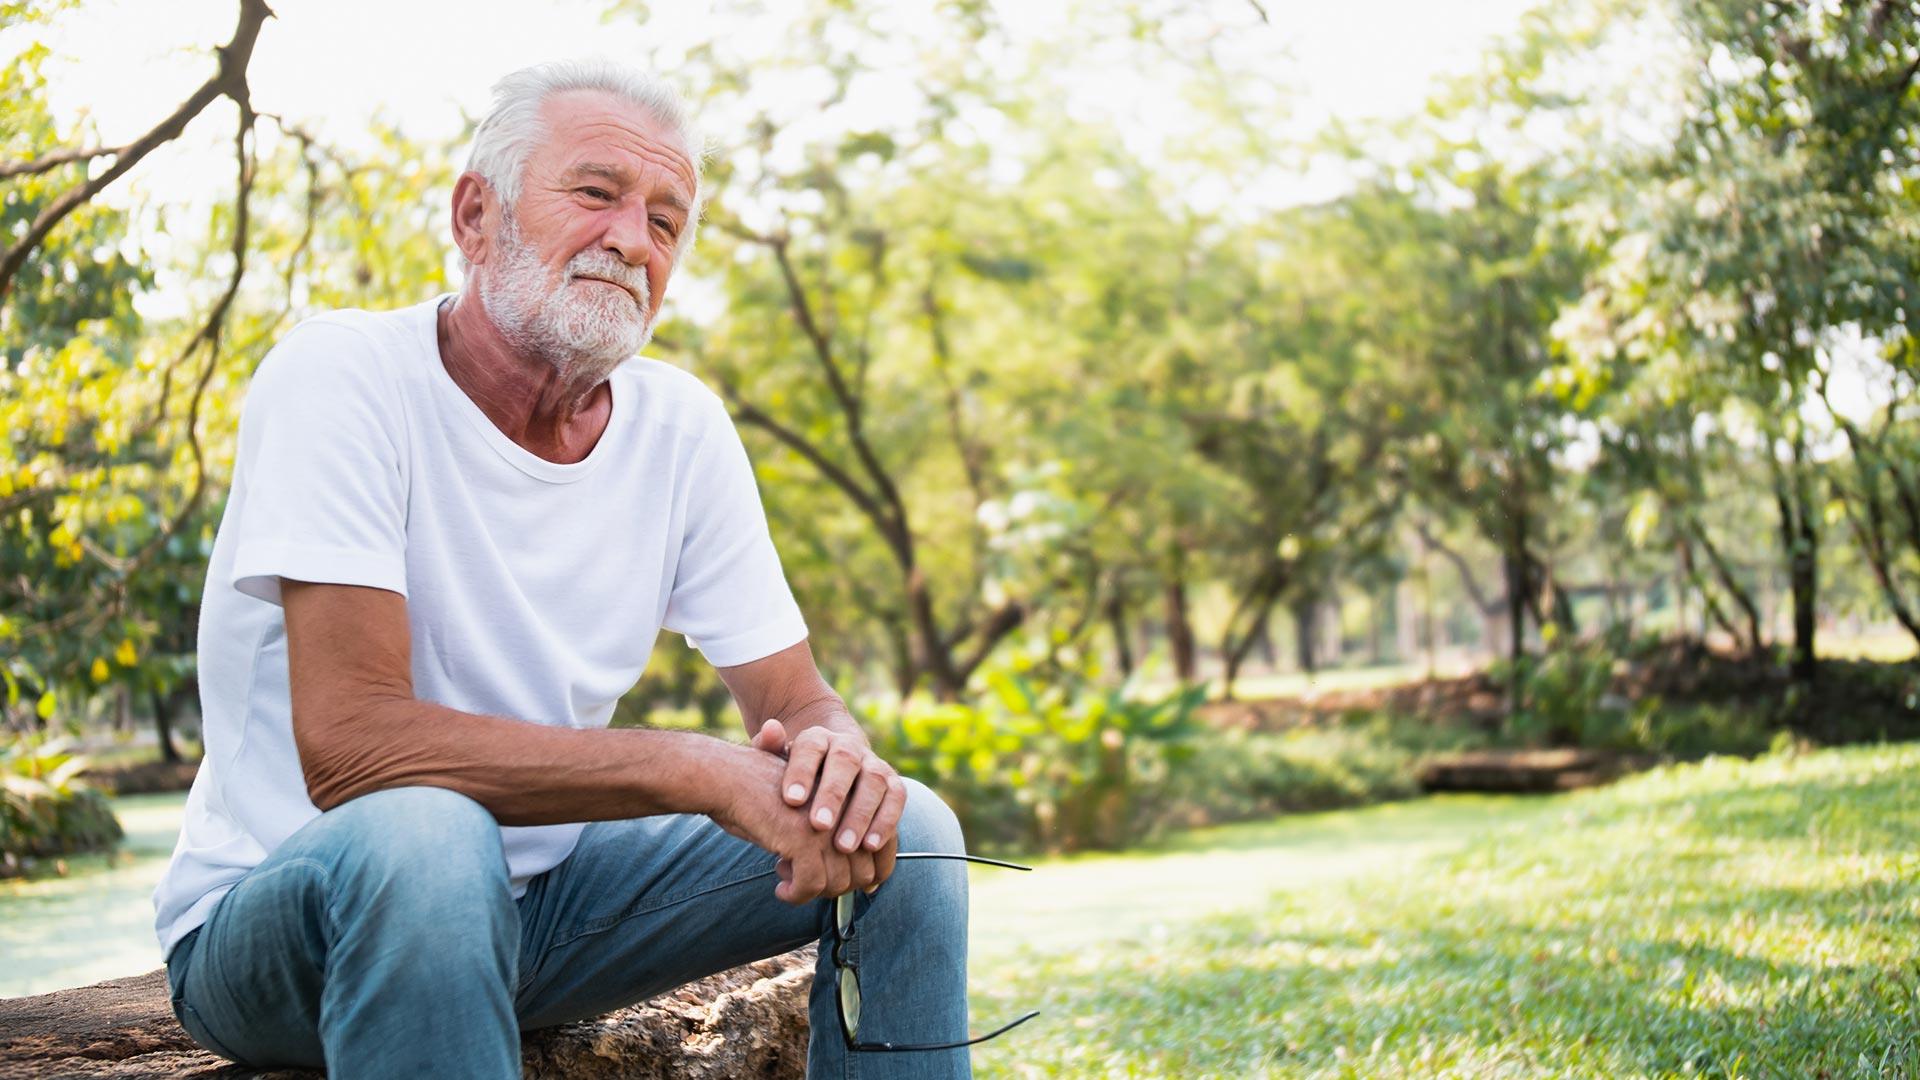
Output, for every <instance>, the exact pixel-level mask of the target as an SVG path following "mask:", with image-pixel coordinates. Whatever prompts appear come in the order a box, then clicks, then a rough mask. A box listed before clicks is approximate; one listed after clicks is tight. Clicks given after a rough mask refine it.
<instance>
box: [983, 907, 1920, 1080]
mask: <svg viewBox="0 0 1920 1080" xmlns="http://www.w3.org/2000/svg"><path fill="white" fill-rule="evenodd" d="M1774 899H1775V900H1776V901H1781V900H1782V899H1783V898H1780V897H1776V898H1774ZM1784 902H1786V903H1789V904H1791V905H1793V906H1795V907H1805V906H1808V905H1813V906H1818V905H1820V904H1821V903H1823V902H1824V899H1823V898H1821V897H1817V896H1807V897H1789V898H1784ZM1699 914H1704V913H1699ZM1289 916H1291V917H1289ZM1297 918H1308V919H1310V918H1312V916H1309V915H1306V914H1305V913H1303V912H1300V911H1298V910H1296V911H1294V912H1291V913H1287V914H1286V915H1283V917H1281V918H1280V919H1278V920H1274V919H1271V918H1263V919H1261V920H1258V921H1257V922H1256V921H1254V920H1232V921H1228V922H1225V923H1223V924H1220V925H1217V926H1215V927H1212V928H1210V929H1211V932H1210V933H1207V934H1204V935H1202V939H1201V940H1199V941H1196V942H1191V943H1187V944H1188V946H1189V947H1181V946H1179V945H1173V946H1172V947H1168V945H1166V944H1162V945H1159V946H1156V945H1154V944H1152V943H1137V944H1136V945H1135V947H1134V949H1133V950H1132V952H1131V954H1130V955H1129V954H1126V953H1123V954H1121V955H1117V956H1113V957H1112V958H1111V959H1109V960H1107V961H1105V962H1101V963H1098V964H1094V965H1090V966H1083V967H1081V968H1079V969H1078V970H1074V971H1071V972H1070V973H1065V972H1059V971H1055V972H1053V973H1051V974H1050V976H1049V977H1047V978H1044V979H1036V980H1033V981H1031V982H1028V981H1027V980H1023V982H1027V985H1025V986H1023V987H1020V988H1017V989H1014V990H1013V991H1012V992H1011V993H1010V994H1009V995H1008V999H1009V1000H1015V999H1020V998H1021V997H1022V992H1023V991H1024V993H1025V995H1026V998H1027V999H1032V1000H1038V1001H1039V1005H1038V1007H1040V1008H1042V1009H1045V1010H1047V1013H1048V1015H1049V1017H1050V1020H1051V1024H1052V1025H1059V1026H1062V1027H1064V1028H1066V1029H1068V1030H1076V1029H1077V1030H1080V1031H1084V1032H1086V1033H1087V1034H1086V1035H1083V1036H1081V1037H1080V1038H1079V1039H1078V1040H1076V1041H1079V1042H1082V1043H1090V1044H1091V1045H1082V1046H1079V1047H1077V1048H1070V1047H1068V1046H1061V1045H1050V1046H1042V1047H1034V1048H1029V1050H1028V1051H1027V1052H1023V1053H1020V1054H1019V1055H1018V1057H1019V1059H1020V1060H1023V1061H1028V1062H1036V1060H1037V1061H1038V1062H1040V1063H1045V1062H1046V1061H1047V1059H1048V1058H1049V1057H1053V1056H1055V1055H1061V1057H1062V1058H1064V1060H1060V1061H1057V1062H1056V1063H1057V1064H1061V1065H1066V1064H1067V1063H1068V1061H1070V1060H1072V1059H1075V1058H1079V1059H1082V1060H1085V1059H1086V1058H1087V1057H1088V1056H1089V1055H1091V1058H1092V1060H1093V1061H1100V1062H1103V1063H1104V1065H1105V1066H1117V1065H1118V1064H1119V1063H1120V1062H1127V1063H1133V1064H1137V1065H1139V1066H1141V1067H1144V1068H1145V1069H1146V1071H1148V1072H1149V1073H1159V1072H1163V1071H1164V1072H1166V1073H1168V1074H1173V1075H1250V1074H1257V1073H1262V1072H1266V1071H1276V1072H1281V1073H1289V1072H1317V1071H1320V1070H1324V1069H1330V1068H1332V1069H1351V1070H1353V1071H1354V1072H1355V1073H1356V1074H1357V1075H1391V1074H1397V1073H1415V1074H1420V1073H1426V1072H1429V1071H1434V1070H1441V1069H1446V1068H1450V1067H1458V1068H1463V1069H1465V1070H1467V1071H1469V1072H1478V1071H1480V1070H1482V1069H1488V1068H1492V1067H1494V1066H1496V1065H1499V1064H1502V1063H1504V1064H1507V1065H1510V1066H1519V1067H1521V1069H1522V1070H1523V1071H1524V1072H1526V1073H1529V1074H1532V1073H1537V1072H1547V1073H1559V1072H1565V1073H1574V1074H1581V1075H1608V1076H1619V1075H1638V1074H1654V1075H1662V1074H1674V1073H1683V1072H1684V1073H1691V1074H1693V1075H1703V1076H1716V1075H1719V1076H1733V1075H1743V1074H1744V1075H1776V1076H1818V1075H1822V1073H1823V1071H1824V1072H1825V1073H1826V1074H1828V1075H1834V1076H1840V1075H1857V1074H1859V1073H1860V1072H1861V1070H1862V1067H1863V1063H1866V1064H1867V1065H1868V1066H1870V1073H1871V1074H1880V1075H1912V1074H1914V1073H1915V1072H1917V1071H1920V1050H1917V1049H1916V1046H1915V1043H1914V1032H1913V1030H1912V1027H1911V1019H1912V1002H1913V1001H1914V1000H1915V995H1916V992H1917V991H1920V972H1916V971H1915V969H1914V968H1913V967H1912V966H1911V965H1907V966H1905V967H1901V966H1898V965H1892V964H1889V965H1887V966H1884V967H1883V966H1877V965H1869V964H1821V963H1812V962H1807V961H1803V960H1781V959H1771V958H1768V957H1765V956H1757V955H1751V954H1748V953H1745V952H1742V951H1735V950H1732V949H1728V948H1724V947H1718V946H1713V945H1708V944H1703V943H1700V942H1691V941H1684V940H1667V939H1661V938H1648V937H1635V936H1630V935H1619V936H1616V935H1615V934H1614V933H1613V932H1611V931H1614V930H1617V929H1620V928H1617V927H1601V926H1596V925H1586V926H1573V927H1565V926H1554V925H1543V924H1540V923H1536V922H1527V921H1510V920H1502V919H1497V918H1492V917H1489V916H1487V915H1486V914H1484V913H1477V912H1476V913H1471V914H1469V913H1466V912H1454V913H1451V914H1449V915H1447V916H1445V917H1444V918H1445V919H1446V922H1445V923H1444V924H1443V925H1440V926H1431V927H1424V928H1418V929H1412V928H1409V929H1397V928H1392V927H1388V928H1385V929H1381V930H1374V929H1357V930H1345V931H1321V932H1304V933H1303V932H1296V931H1294V930H1293V929H1292V928H1291V924H1293V923H1294V922H1295V921H1296V919H1297ZM1909 929H1910V928H1909ZM1904 940H1907V941H1911V940H1912V938H1911V936H1910V932H1909V933H1908V934H1907V935H1906V936H1905V938H1904ZM1196 945H1197V946H1199V947H1198V948H1193V947H1191V946H1196ZM1063 974H1066V975H1067V978H1065V979H1064V980H1063V979H1062V978H1061V977H1060V976H1061V975H1063ZM1087 1020H1090V1021H1091V1023H1090V1024H1084V1023H1076V1021H1087ZM1033 1034H1034V1035H1035V1036H1038V1035H1040V1034H1041V1033H1040V1032H1038V1031H1036V1032H1034V1033H1033ZM1033 1050H1038V1053H1037V1054H1035V1053H1033V1052H1032V1051H1033ZM1063 1051H1064V1052H1065V1053H1064V1054H1063V1053H1062V1052H1063ZM983 1064H984V1062H983ZM1087 1064H1088V1065H1091V1064H1092V1061H1088V1062H1087ZM1066 1071H1068V1072H1069V1073H1070V1074H1076V1075H1077V1074H1082V1073H1075V1072H1074V1071H1073V1070H1072V1069H1071V1067H1069V1068H1068V1069H1067V1070H1066ZM1100 1071H1103V1069H1100V1068H1093V1069H1089V1070H1088V1071H1087V1072H1086V1073H1084V1074H1088V1075H1091V1074H1094V1073H1098V1072H1100ZM1116 1071H1117V1070H1116Z"/></svg>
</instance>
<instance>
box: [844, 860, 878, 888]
mask: <svg viewBox="0 0 1920 1080" xmlns="http://www.w3.org/2000/svg"><path fill="white" fill-rule="evenodd" d="M847 866H848V868H849V869H850V870H852V872H853V884H852V888H855V889H859V890H860V891H861V892H872V891H873V887H874V886H876V885H878V884H880V882H879V881H878V880H877V879H876V878H875V877H874V872H875V868H874V862H873V852H871V851H865V850H856V851H854V853H853V854H851V855H848V856H847Z"/></svg>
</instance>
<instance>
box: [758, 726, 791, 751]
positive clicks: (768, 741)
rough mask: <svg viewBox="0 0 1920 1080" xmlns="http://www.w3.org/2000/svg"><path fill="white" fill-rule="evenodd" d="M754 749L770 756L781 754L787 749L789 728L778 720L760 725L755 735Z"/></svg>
mask: <svg viewBox="0 0 1920 1080" xmlns="http://www.w3.org/2000/svg"><path fill="white" fill-rule="evenodd" d="M753 748H754V749H755V750H764V751H766V752H767V753H769V754H779V753H784V752H786V749H787V727H786V725H785V724H782V723H781V722H780V721H778V720H769V721H767V722H766V723H764V724H761V725H760V730H759V731H756V732H754V733H753Z"/></svg>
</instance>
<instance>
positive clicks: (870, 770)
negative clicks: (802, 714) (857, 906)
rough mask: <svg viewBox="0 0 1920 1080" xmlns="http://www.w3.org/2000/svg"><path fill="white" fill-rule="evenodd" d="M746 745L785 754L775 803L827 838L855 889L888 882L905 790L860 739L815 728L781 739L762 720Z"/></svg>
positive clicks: (779, 729) (781, 731)
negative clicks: (802, 815)
mask: <svg viewBox="0 0 1920 1080" xmlns="http://www.w3.org/2000/svg"><path fill="white" fill-rule="evenodd" d="M753 745H754V748H755V749H757V750H761V751H764V752H766V753H769V754H784V755H785V757H786V759H787V762H786V770H785V772H784V773H783V774H782V776H781V778H780V785H779V790H780V793H781V797H782V799H783V800H784V801H785V803H786V805H788V806H790V807H794V808H795V809H801V808H805V809H806V810H807V821H808V823H809V824H810V825H811V826H812V827H813V829H814V830H815V831H816V832H820V833H825V834H830V836H831V838H832V844H833V847H834V849H835V850H836V851H838V852H839V853H840V854H842V855H844V856H846V857H847V859H848V860H849V861H850V863H851V866H852V869H853V876H854V878H855V880H856V885H855V887H856V888H864V889H867V890H868V891H871V890H872V889H873V888H874V887H877V886H878V885H879V884H880V883H881V882H883V881H885V880H886V879H887V878H888V877H889V876H890V875H892V873H893V862H894V853H895V852H896V851H898V850H899V842H898V836H897V834H896V830H897V829H898V828H899V826H900V815H901V814H902V813H903V812H904V811H905V809H906V805H907V785H906V781H904V780H902V779H901V778H900V774H899V773H897V772H895V771H894V769H893V766H891V765H889V764H887V763H886V762H885V761H884V760H882V759H881V758H880V755H878V754H876V753H874V752H873V750H872V748H871V747H869V746H868V745H867V741H866V739H865V738H864V737H862V736H860V735H857V734H850V733H847V732H840V731H834V730H831V729H829V728H826V727H821V726H815V727H808V728H803V729H802V730H801V731H800V733H799V734H798V735H795V736H793V737H792V738H791V739H789V738H788V737H787V731H786V726H785V725H783V724H782V723H781V722H780V721H778V720H768V721H767V722H766V723H764V724H762V725H760V730H759V731H757V732H755V733H754V737H753ZM809 802H810V805H809Z"/></svg>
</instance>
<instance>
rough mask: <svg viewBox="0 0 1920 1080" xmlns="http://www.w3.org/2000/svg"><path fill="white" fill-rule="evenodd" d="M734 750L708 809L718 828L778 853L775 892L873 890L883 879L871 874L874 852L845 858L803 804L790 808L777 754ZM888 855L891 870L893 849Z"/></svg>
mask: <svg viewBox="0 0 1920 1080" xmlns="http://www.w3.org/2000/svg"><path fill="white" fill-rule="evenodd" d="M734 753H736V754H737V755H738V758H737V759H736V760H734V761H732V762H729V763H728V765H727V767H726V769H725V770H724V772H723V773H722V774H721V787H722V791H721V793H720V800H719V805H718V806H717V807H716V808H715V809H713V810H711V811H710V812H709V813H710V816H711V817H712V818H713V820H714V822H715V823H716V824H718V825H719V826H720V827H721V828H722V829H725V830H726V831H727V832H729V833H732V834H733V835H734V836H737V837H739V838H741V839H742V840H745V841H747V842H748V843H750V844H753V845H754V846H755V847H758V848H761V849H762V850H765V851H770V852H772V853H773V854H774V855H776V856H778V857H779V862H778V863H776V864H775V870H776V872H777V873H778V875H779V878H780V884H779V885H777V886H775V887H774V890H773V895H774V896H776V897H778V898H779V899H781V900H784V901H786V902H787V903H789V904H804V903H807V902H809V901H811V900H816V899H819V898H820V897H823V896H839V895H840V894H842V893H846V892H851V891H853V890H854V889H864V890H871V889H873V888H874V887H875V886H877V885H878V884H879V883H880V881H881V880H884V878H877V877H875V863H876V856H875V855H873V854H872V853H868V852H858V853H856V854H854V855H852V856H849V855H848V854H846V853H845V852H842V851H838V850H836V849H835V848H834V846H833V842H832V839H831V838H830V837H829V836H828V835H827V834H826V833H825V832H823V831H821V830H819V829H816V828H814V827H813V826H812V825H810V824H808V821H807V814H806V810H805V808H804V807H797V806H789V805H787V803H786V801H785V800H783V799H782V798H781V797H780V780H781V778H782V777H783V776H784V774H785V772H786V763H785V762H784V761H782V760H781V759H780V758H779V757H778V756H777V755H775V754H773V753H769V752H766V751H764V750H763V749H746V750H742V749H739V748H734ZM886 855H887V864H888V869H889V870H891V869H892V862H893V852H892V849H891V848H888V849H887V851H886Z"/></svg>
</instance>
